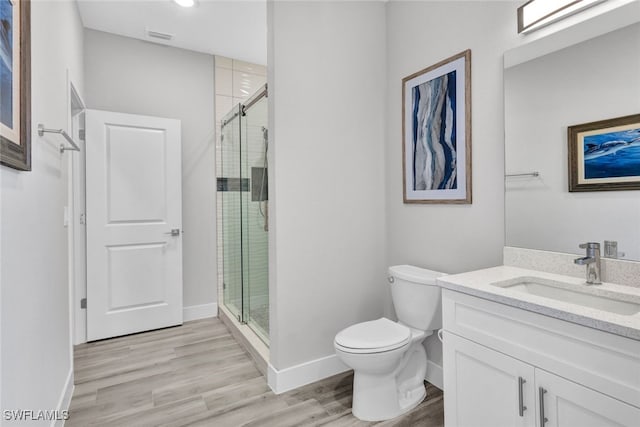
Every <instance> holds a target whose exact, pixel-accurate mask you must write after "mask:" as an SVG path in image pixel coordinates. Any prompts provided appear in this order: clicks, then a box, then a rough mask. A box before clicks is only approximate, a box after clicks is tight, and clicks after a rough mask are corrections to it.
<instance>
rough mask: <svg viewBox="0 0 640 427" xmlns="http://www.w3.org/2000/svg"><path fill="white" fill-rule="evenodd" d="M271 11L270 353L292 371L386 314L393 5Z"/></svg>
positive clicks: (279, 5) (275, 7) (313, 5)
mask: <svg viewBox="0 0 640 427" xmlns="http://www.w3.org/2000/svg"><path fill="white" fill-rule="evenodd" d="M267 15H268V28H269V44H268V46H269V47H268V52H269V57H268V61H267V62H268V64H269V65H268V67H269V73H268V74H269V102H270V104H269V111H270V115H271V117H270V125H269V140H270V143H269V165H270V168H269V174H270V176H269V183H270V188H269V198H270V211H269V213H270V237H269V240H270V242H269V244H270V252H269V258H270V259H269V270H270V302H271V305H272V310H271V355H270V358H271V360H270V362H271V365H272V367H274V368H275V369H277V370H282V369H285V368H290V367H292V366H295V365H298V364H300V363H303V362H309V361H312V360H314V359H318V358H323V357H332V356H333V355H334V348H333V339H334V336H335V334H336V333H337V332H338V331H339V330H341V329H342V328H345V327H347V326H349V325H351V324H353V323H356V322H361V321H364V320H370V319H375V318H377V317H380V316H381V315H382V312H383V311H382V307H383V303H384V301H385V292H386V289H385V287H386V283H387V282H386V269H385V265H386V261H385V231H384V227H385V222H384V217H385V193H384V180H385V173H384V167H385V166H384V165H385V162H384V128H385V114H384V113H385V103H384V98H385V90H384V86H385V80H384V75H385V50H384V46H385V37H386V34H385V21H384V20H385V6H384V3H382V2H275V3H274V2H269V6H268V13H267ZM276 249H277V250H276ZM325 374H326V372H325Z"/></svg>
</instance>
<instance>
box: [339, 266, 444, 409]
mask: <svg viewBox="0 0 640 427" xmlns="http://www.w3.org/2000/svg"><path fill="white" fill-rule="evenodd" d="M442 275H443V274H442V273H438V272H434V271H430V270H424V269H421V268H417V267H413V266H408V265H402V266H394V267H390V268H389V282H390V284H391V294H392V299H393V303H394V306H395V308H396V313H397V314H398V319H399V320H398V322H394V321H392V320H389V319H387V318H384V317H383V318H380V319H377V320H373V321H368V322H362V323H358V324H356V325H353V326H350V327H348V328H346V329H343V330H342V331H340V332H339V333H338V334H337V335H336V337H335V340H334V347H335V351H336V355H337V356H338V358H339V359H340V360H342V361H343V362H344V363H345V364H346V365H347V366H349V367H350V368H352V369H353V371H354V378H353V406H352V412H353V415H354V416H356V417H357V418H359V419H361V420H364V421H383V420H389V419H392V418H395V417H397V416H399V415H401V414H403V413H405V412H408V411H410V410H411V409H413V408H414V407H416V406H417V405H418V404H420V402H422V400H423V399H424V398H425V396H426V391H425V387H424V383H423V381H424V378H425V375H426V371H427V355H426V352H425V350H424V347H423V345H422V342H423V341H424V339H425V338H426V337H428V336H429V335H431V334H432V333H433V331H434V330H435V329H438V328H440V327H441V314H440V288H439V287H438V286H437V285H436V283H435V279H436V277H438V276H442Z"/></svg>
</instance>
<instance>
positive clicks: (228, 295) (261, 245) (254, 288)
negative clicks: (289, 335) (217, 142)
mask: <svg viewBox="0 0 640 427" xmlns="http://www.w3.org/2000/svg"><path fill="white" fill-rule="evenodd" d="M267 118H268V116H267V87H266V85H265V86H263V87H262V88H261V89H260V90H258V92H256V93H255V94H254V95H253V96H251V97H250V98H249V99H248V100H247V101H246V102H245V103H244V104H238V105H236V106H235V107H234V108H233V109H232V110H231V111H230V112H229V113H228V114H227V115H226V116H225V118H224V119H223V120H222V127H221V152H220V154H221V160H222V161H221V163H220V166H219V167H220V170H219V173H218V192H219V194H220V195H221V197H220V198H219V200H220V203H221V205H222V206H221V209H219V214H221V215H222V221H221V224H222V227H221V230H220V232H221V233H222V279H223V291H222V293H223V302H224V306H225V308H226V309H227V310H228V311H229V312H230V313H231V314H232V315H233V317H235V318H236V319H237V320H238V321H239V322H240V323H243V324H246V325H248V326H249V327H250V328H251V330H253V332H255V334H256V335H257V336H258V337H259V338H260V339H261V340H262V341H263V342H264V343H265V344H267V345H268V344H269V287H268V285H269V281H268V277H269V271H268V268H269V267H268V242H269V240H268V234H269V233H268V231H269V228H268V219H269V187H268V181H267V170H268V165H267V153H268V149H269V143H268V130H267Z"/></svg>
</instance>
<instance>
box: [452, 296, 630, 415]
mask: <svg viewBox="0 0 640 427" xmlns="http://www.w3.org/2000/svg"><path fill="white" fill-rule="evenodd" d="M443 326H444V328H443V329H444V331H445V332H444V334H443V341H444V354H443V357H444V358H443V363H444V390H445V396H444V409H445V425H446V427H485V426H486V427H520V426H531V427H534V426H535V427H556V426H557V427H590V426H593V427H605V426H629V427H638V426H640V342H639V341H637V340H633V339H629V338H624V337H621V336H617V335H614V334H610V333H606V332H602V331H598V330H595V329H591V328H587V327H584V326H580V325H577V324H573V323H569V322H566V321H563V320H558V319H554V318H550V317H547V316H543V315H540V314H537V313H532V312H529V311H526V310H522V309H519V308H516V307H510V306H507V305H504V304H500V303H496V302H493V301H488V300H485V299H482V298H478V297H474V296H470V295H466V294H463V293H459V292H454V291H450V290H446V289H445V290H444V291H443Z"/></svg>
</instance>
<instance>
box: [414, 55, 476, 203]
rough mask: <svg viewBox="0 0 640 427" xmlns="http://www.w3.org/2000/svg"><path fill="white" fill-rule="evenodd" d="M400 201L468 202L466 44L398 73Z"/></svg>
mask: <svg viewBox="0 0 640 427" xmlns="http://www.w3.org/2000/svg"><path fill="white" fill-rule="evenodd" d="M402 175H403V178H402V185H403V200H404V203H433V204H445V203H457V204H470V203H471V200H472V198H471V50H469V49H467V50H465V51H464V52H460V53H458V54H457V55H454V56H452V57H450V58H447V59H445V60H443V61H440V62H438V63H437V64H434V65H432V66H430V67H427V68H425V69H423V70H420V71H418V72H416V73H414V74H411V75H410V76H407V77H405V78H404V79H402Z"/></svg>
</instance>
